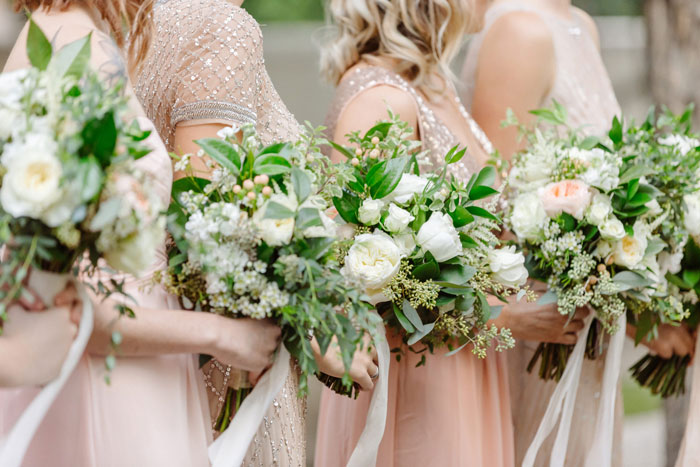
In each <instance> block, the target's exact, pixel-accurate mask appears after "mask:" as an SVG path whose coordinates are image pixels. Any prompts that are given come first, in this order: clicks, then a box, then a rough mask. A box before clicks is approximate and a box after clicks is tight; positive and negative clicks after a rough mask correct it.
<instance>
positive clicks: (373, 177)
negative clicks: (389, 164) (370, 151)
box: [365, 161, 386, 187]
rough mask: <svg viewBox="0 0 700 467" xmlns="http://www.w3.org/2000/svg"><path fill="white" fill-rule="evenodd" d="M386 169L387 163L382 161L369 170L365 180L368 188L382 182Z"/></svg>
mask: <svg viewBox="0 0 700 467" xmlns="http://www.w3.org/2000/svg"><path fill="white" fill-rule="evenodd" d="M385 167H386V161H382V162H378V163H376V164H374V165H373V166H372V168H370V169H369V172H367V177H366V178H365V181H366V183H367V186H369V187H373V186H374V185H378V184H379V182H381V181H382V178H383V177H384V168H385Z"/></svg>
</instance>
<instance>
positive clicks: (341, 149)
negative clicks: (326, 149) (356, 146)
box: [328, 141, 355, 159]
mask: <svg viewBox="0 0 700 467" xmlns="http://www.w3.org/2000/svg"><path fill="white" fill-rule="evenodd" d="M328 144H329V145H330V146H331V147H332V148H333V149H335V150H336V151H338V152H339V153H341V154H342V155H344V156H345V157H347V158H348V159H352V158H354V157H355V154H353V153H352V152H351V151H350V150H348V149H347V148H346V147H345V146H341V145H340V144H338V143H334V142H333V141H328Z"/></svg>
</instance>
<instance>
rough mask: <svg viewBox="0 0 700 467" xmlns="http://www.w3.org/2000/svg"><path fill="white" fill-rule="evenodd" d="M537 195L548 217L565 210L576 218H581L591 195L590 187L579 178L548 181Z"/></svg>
mask: <svg viewBox="0 0 700 467" xmlns="http://www.w3.org/2000/svg"><path fill="white" fill-rule="evenodd" d="M539 195H540V199H541V200H542V205H543V206H544V210H545V211H546V212H547V215H548V216H549V217H555V216H558V215H559V214H561V213H562V212H565V213H567V214H571V215H572V216H574V217H575V218H576V219H578V220H581V219H583V215H584V214H585V213H586V209H587V208H588V205H590V204H591V199H592V197H593V194H592V193H591V190H590V187H589V186H588V185H586V184H585V183H584V182H582V181H580V180H562V181H561V182H556V183H550V184H549V185H547V186H546V187H544V188H542V189H541V190H540V193H539Z"/></svg>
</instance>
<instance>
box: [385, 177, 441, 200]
mask: <svg viewBox="0 0 700 467" xmlns="http://www.w3.org/2000/svg"><path fill="white" fill-rule="evenodd" d="M428 183H429V180H428V179H427V178H424V177H420V176H418V175H414V174H403V175H402V176H401V181H399V184H398V185H397V187H396V189H395V190H394V191H392V192H391V193H389V194H388V195H387V196H385V197H384V198H382V199H383V200H385V201H387V202H392V201H393V202H394V203H398V204H405V203H407V202H408V201H409V200H411V198H413V195H415V194H417V193H423V190H424V189H425V187H426V186H427V185H428Z"/></svg>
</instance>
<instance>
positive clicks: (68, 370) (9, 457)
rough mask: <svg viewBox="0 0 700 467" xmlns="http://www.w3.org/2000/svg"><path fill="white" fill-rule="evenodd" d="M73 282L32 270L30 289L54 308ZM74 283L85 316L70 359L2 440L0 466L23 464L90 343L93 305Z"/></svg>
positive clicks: (68, 357)
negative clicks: (34, 282) (35, 437)
mask: <svg viewBox="0 0 700 467" xmlns="http://www.w3.org/2000/svg"><path fill="white" fill-rule="evenodd" d="M33 280H34V281H36V285H34V286H33V285H32V281H33ZM70 280H72V279H71V278H70V277H69V276H68V275H58V274H51V273H45V272H43V271H38V270H33V271H32V273H31V276H30V286H31V287H32V288H33V290H35V291H36V292H37V294H39V295H40V297H41V298H42V300H43V301H44V303H46V304H51V303H53V299H54V297H55V296H56V294H57V293H58V292H60V291H61V290H63V288H64V287H65V285H66V284H67V283H68V281H70ZM73 283H74V284H75V288H76V290H77V292H78V296H79V297H80V300H82V302H83V314H82V317H81V318H80V326H79V328H78V336H77V337H76V338H75V340H74V341H73V344H71V346H70V349H69V350H68V355H67V356H66V360H65V361H64V362H63V366H61V371H60V373H59V374H58V377H57V378H56V379H54V380H53V381H51V382H50V383H49V384H47V385H46V386H44V388H43V389H42V390H41V392H39V394H37V396H36V397H35V398H34V400H33V401H32V402H31V403H30V404H29V406H27V408H26V409H25V410H24V412H23V413H22V415H21V416H20V418H19V419H18V420H17V423H15V426H14V427H12V430H11V431H10V432H9V433H8V434H7V436H5V437H4V439H0V465H1V466H2V467H19V466H20V465H21V464H22V459H24V455H25V453H26V452H27V448H28V447H29V444H30V443H31V441H32V439H33V438H34V434H35V433H36V431H37V429H38V428H39V426H40V425H41V422H42V420H43V419H44V416H46V412H48V410H49V408H50V407H51V405H52V404H53V402H54V400H56V397H57V396H58V394H59V393H60V392H61V389H62V388H63V386H64V385H65V383H66V381H68V378H69V377H70V375H71V374H72V373H73V370H75V367H76V366H77V365H78V362H79V361H80V359H81V358H82V356H83V352H84V351H85V347H86V346H87V343H88V341H89V340H90V335H91V334H92V326H93V322H94V310H93V308H92V301H91V300H90V297H88V295H87V293H86V292H85V288H84V287H83V285H82V284H81V283H79V282H77V281H74V282H73Z"/></svg>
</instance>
